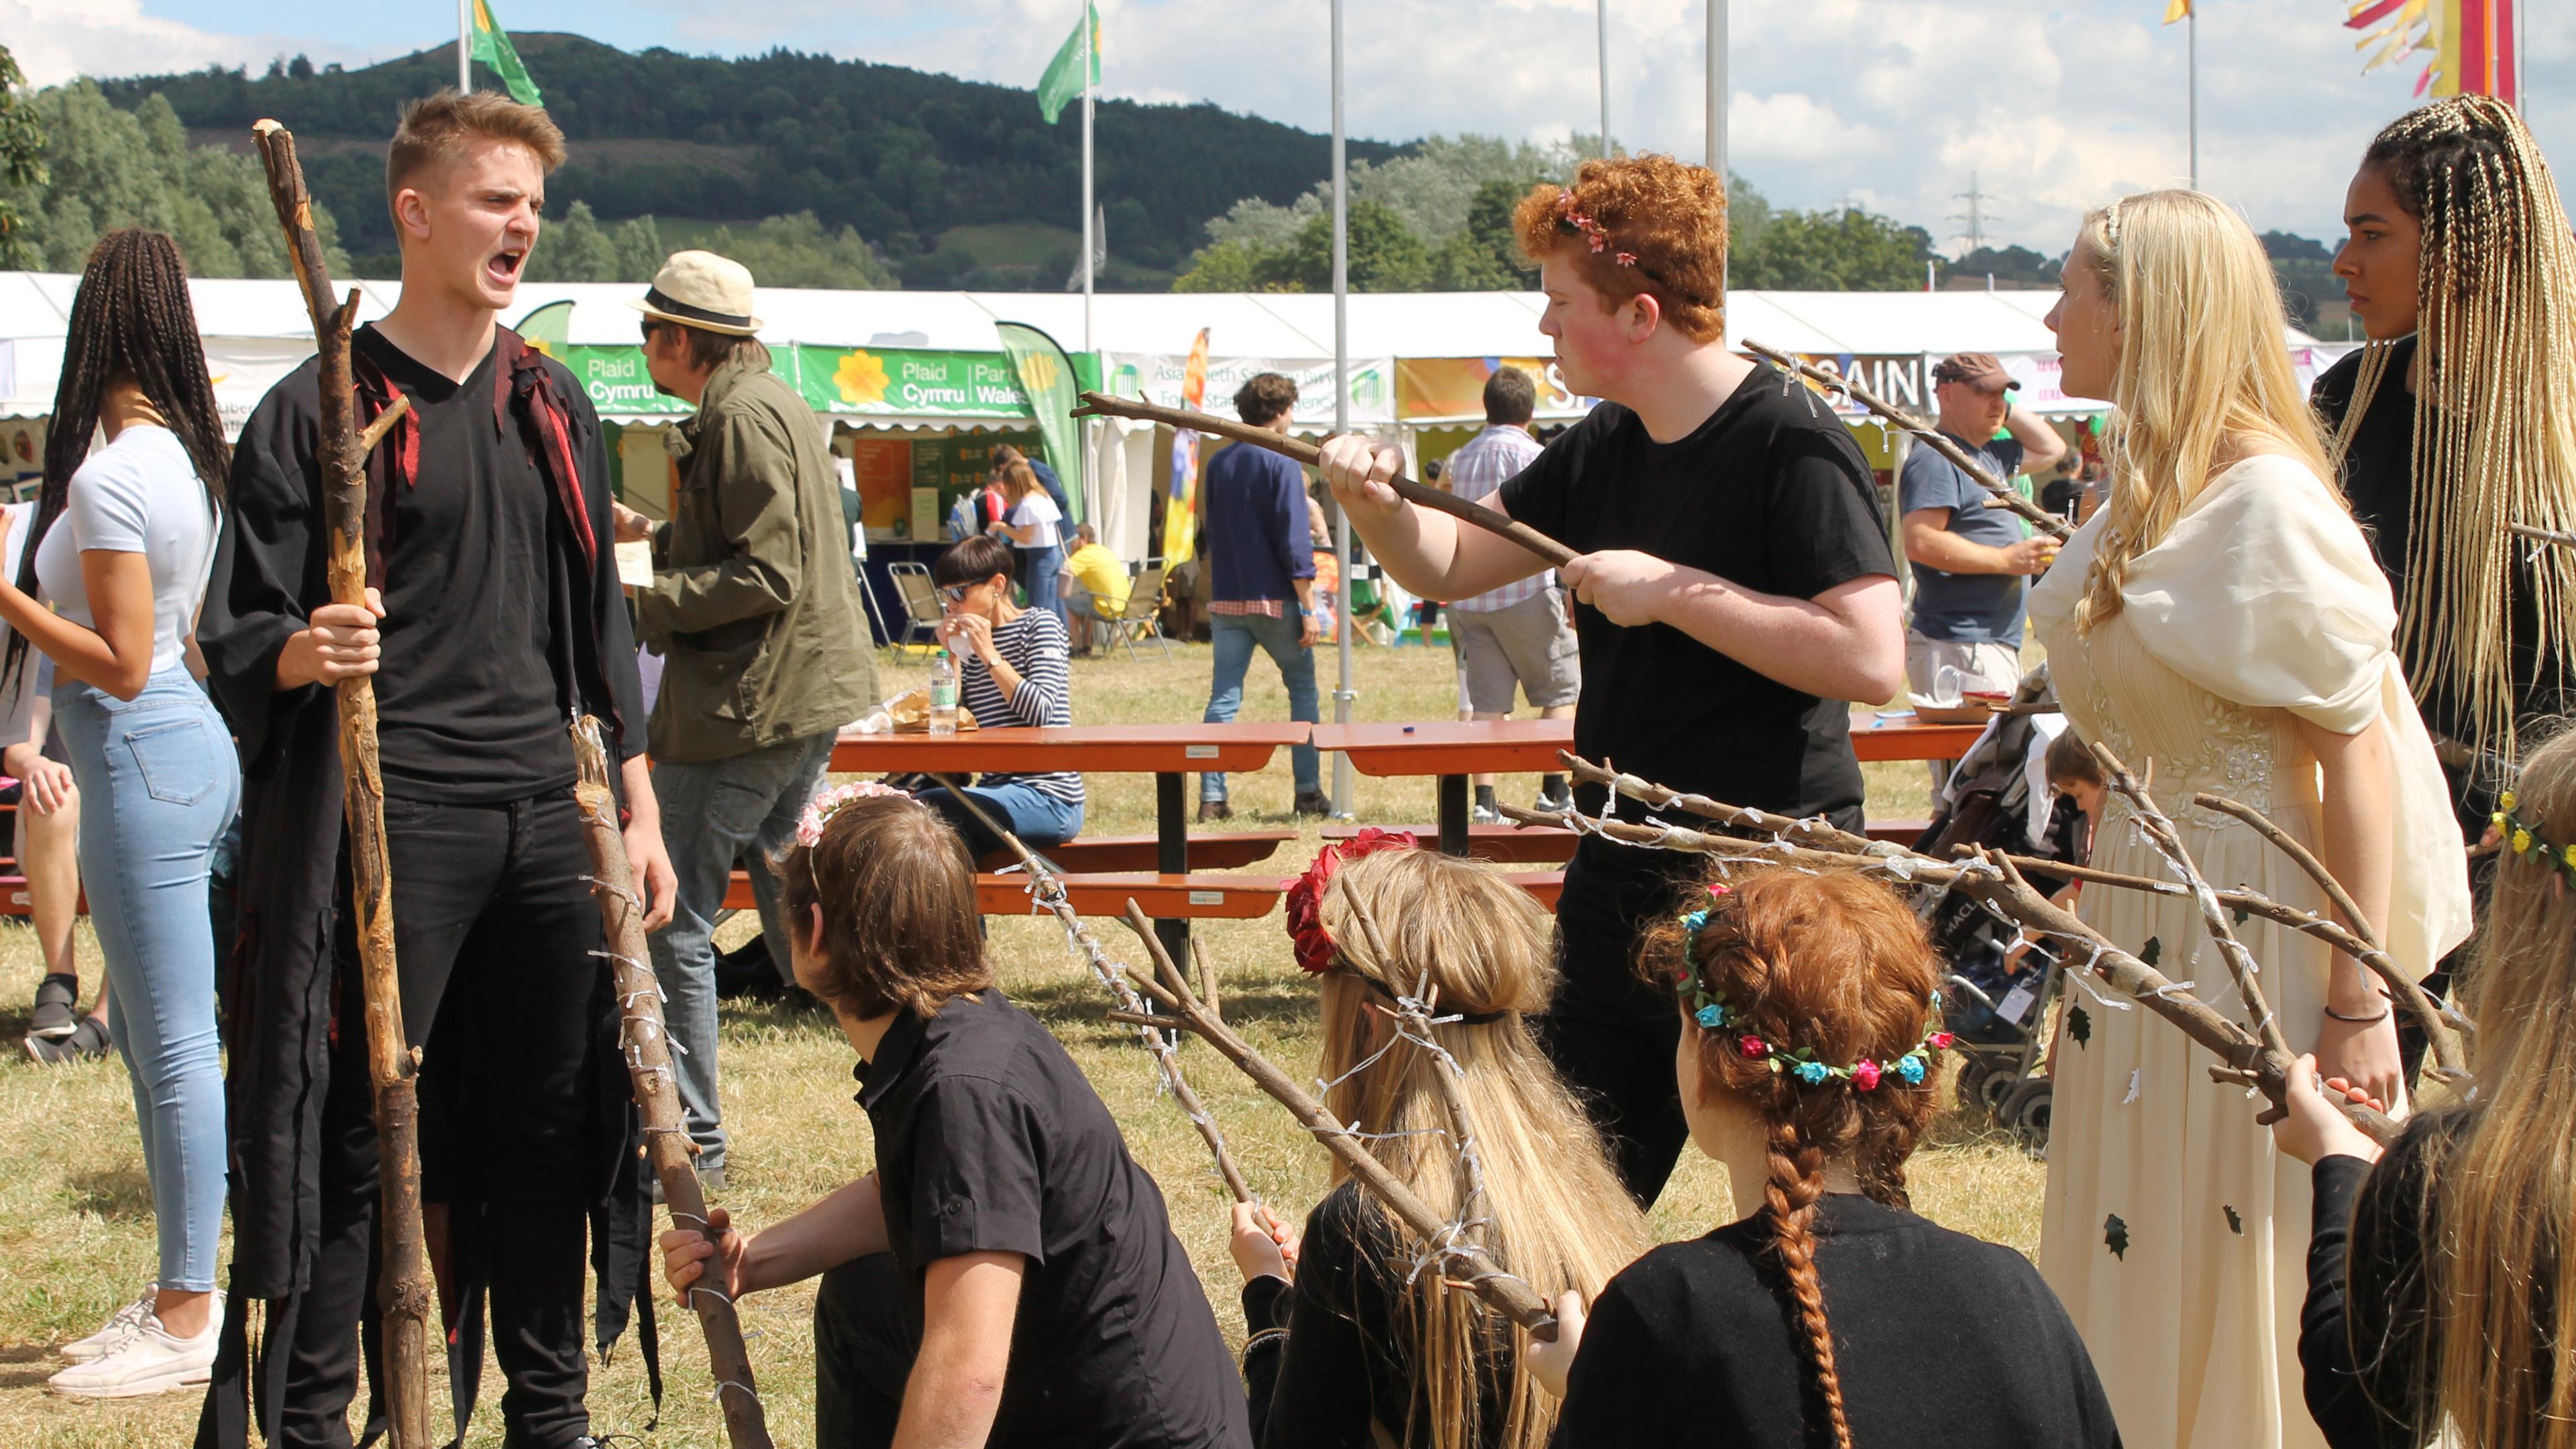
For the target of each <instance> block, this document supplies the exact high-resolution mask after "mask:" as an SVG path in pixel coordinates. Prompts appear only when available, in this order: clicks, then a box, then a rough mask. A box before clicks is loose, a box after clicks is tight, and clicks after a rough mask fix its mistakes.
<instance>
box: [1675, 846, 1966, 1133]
mask: <svg viewBox="0 0 2576 1449" xmlns="http://www.w3.org/2000/svg"><path fill="white" fill-rule="evenodd" d="M1708 889H1709V894H1711V895H1721V896H1722V895H1725V894H1726V893H1727V890H1726V887H1724V886H1722V885H1712V886H1710V887H1709V888H1708ZM1707 925H1708V910H1707V908H1706V907H1702V908H1701V909H1699V910H1696V911H1693V912H1691V913H1690V914H1688V915H1686V916H1684V917H1682V930H1683V931H1684V932H1685V933H1686V939H1685V941H1684V943H1683V946H1682V959H1683V961H1684V962H1686V963H1687V964H1688V966H1689V971H1688V973H1687V974H1686V975H1684V976H1683V977H1682V979H1680V980H1679V981H1676V982H1674V983H1673V992H1674V994H1675V995H1677V996H1679V997H1680V998H1681V999H1682V1003H1683V1005H1685V1006H1687V1007H1688V1008H1689V1009H1690V1014H1691V1020H1693V1021H1695V1022H1697V1023H1699V1028H1700V1030H1702V1031H1724V1030H1725V1029H1726V1028H1728V1027H1730V1026H1733V1025H1735V1024H1736V1023H1738V1022H1739V1021H1741V1020H1742V1019H1743V1018H1742V1016H1741V1015H1740V1014H1739V1013H1738V1012H1737V1011H1736V1009H1735V1008H1734V1007H1732V1006H1730V1005H1728V1004H1727V1000H1726V997H1725V995H1724V993H1722V992H1717V991H1712V990H1710V989H1709V987H1708V983H1707V981H1706V980H1705V979H1704V978H1703V977H1702V976H1701V975H1700V971H1699V933H1700V931H1701V929H1702V928H1704V927H1705V926H1707ZM1931 1004H1932V1024H1931V1025H1930V1026H1927V1027H1926V1028H1924V1031H1923V1039H1922V1040H1921V1041H1919V1042H1917V1043H1915V1044H1914V1049H1913V1050H1912V1051H1909V1052H1907V1053H1905V1055H1903V1056H1901V1057H1897V1058H1895V1059H1894V1060H1892V1061H1873V1060H1871V1059H1869V1058H1867V1057H1863V1058H1862V1059H1861V1060H1859V1061H1856V1062H1854V1063H1852V1064H1851V1065H1850V1066H1847V1067H1838V1066H1835V1065H1833V1064H1832V1063H1830V1062H1822V1061H1818V1060H1817V1059H1816V1051H1815V1048H1813V1047H1800V1048H1798V1049H1797V1050H1795V1051H1791V1050H1788V1049H1787V1048H1785V1047H1782V1046H1780V1045H1779V1044H1777V1043H1775V1042H1768V1041H1765V1040H1763V1039H1762V1038H1761V1037H1758V1036H1754V1035H1751V1034H1749V1033H1748V1034H1746V1035H1742V1036H1739V1037H1737V1038H1736V1039H1735V1049H1736V1051H1737V1052H1738V1053H1740V1054H1742V1055H1743V1056H1744V1057H1745V1058H1746V1059H1747V1060H1749V1061H1757V1062H1760V1061H1767V1062H1769V1063H1770V1064H1771V1070H1772V1072H1773V1074H1774V1075H1779V1074H1784V1073H1785V1074H1786V1075H1789V1076H1793V1077H1796V1078H1797V1079H1798V1080H1799V1081H1801V1082H1803V1083H1805V1084H1807V1085H1808V1086H1811V1087H1821V1086H1823V1085H1825V1084H1826V1083H1827V1082H1835V1081H1843V1082H1849V1083H1851V1084H1852V1085H1853V1086H1854V1087H1857V1088H1859V1089H1860V1090H1861V1091H1864V1092H1872V1091H1876V1090H1877V1089H1878V1084H1879V1083H1880V1082H1882V1081H1884V1080H1886V1079H1887V1078H1889V1077H1894V1078H1895V1079H1896V1080H1898V1081H1899V1082H1902V1083H1904V1084H1905V1085H1906V1086H1909V1087H1917V1086H1921V1085H1922V1084H1923V1080H1924V1078H1925V1077H1927V1076H1929V1075H1930V1074H1931V1067H1932V1054H1933V1053H1934V1052H1936V1051H1940V1050H1942V1049H1943V1048H1945V1047H1947V1046H1949V1045H1950V1043H1951V1041H1952V1040H1953V1039H1954V1038H1952V1036H1951V1035H1950V1033H1949V1032H1947V1031H1944V1030H1942V1029H1941V993H1940V992H1938V991H1935V992H1933V993H1932V1003H1931Z"/></svg>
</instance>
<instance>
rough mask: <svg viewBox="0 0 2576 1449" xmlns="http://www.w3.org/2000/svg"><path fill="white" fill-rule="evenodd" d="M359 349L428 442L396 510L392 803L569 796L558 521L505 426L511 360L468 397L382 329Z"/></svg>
mask: <svg viewBox="0 0 2576 1449" xmlns="http://www.w3.org/2000/svg"><path fill="white" fill-rule="evenodd" d="M354 341H355V345H356V347H357V349H358V350H359V351H360V352H362V353H363V354H364V355H365V356H366V357H367V359H368V360H369V361H371V362H373V363H374V364H375V365H376V366H378V367H379V368H382V369H383V370H384V373H385V376H386V377H387V378H389V379H390V380H391V381H392V382H393V383H394V385H395V386H397V387H399V388H401V389H402V390H403V392H404V393H405V394H407V395H408V396H409V397H410V398H411V406H412V415H413V416H414V417H415V418H416V419H418V423H419V427H420V472H419V475H418V477H417V478H416V479H415V480H413V481H412V482H410V483H407V484H396V485H395V487H394V493H393V496H391V497H389V498H387V499H386V500H385V504H386V508H385V524H384V535H385V536H384V539H383V550H384V585H383V587H384V604H385V619H384V626H383V635H384V656H383V662H382V664H381V666H380V667H379V668H378V669H377V671H376V741H377V745H376V748H377V752H378V756H379V759H380V762H381V764H382V768H383V771H384V781H385V793H386V794H388V795H394V796H399V797H401V798H404V799H412V800H438V801H445V802H448V803H451V804H472V803H491V802H496V801H503V800H524V799H527V798H529V797H530V796H534V795H540V794H544V793H546V792H547V791H550V790H559V789H562V788H564V787H566V786H568V785H570V784H571V783H572V782H573V776H574V773H575V771H574V766H573V753H572V737H571V735H570V734H568V733H567V732H566V730H565V725H566V723H567V721H566V719H565V715H564V705H563V701H562V700H561V698H560V697H559V695H558V692H557V691H558V685H557V682H556V679H555V670H554V666H553V664H552V663H551V662H550V660H551V658H552V650H553V648H554V642H555V641H554V608H553V591H552V587H551V581H550V571H551V569H552V567H553V551H552V550H551V549H550V548H549V547H548V545H547V530H549V529H551V528H553V527H555V526H557V525H556V518H557V514H558V511H559V510H558V508H557V505H556V503H555V499H554V494H553V490H552V489H551V487H550V486H549V485H548V484H547V482H546V478H545V474H543V473H542V472H540V471H539V470H538V467H537V461H536V457H535V454H534V453H533V452H531V451H530V448H529V445H528V443H527V441H526V440H525V439H524V438H523V437H522V436H521V433H520V429H519V427H518V425H517V424H516V422H515V421H511V420H509V419H507V418H506V417H505V416H500V415H496V413H495V411H494V408H493V405H492V398H493V380H492V369H493V367H494V365H495V363H494V357H495V355H496V354H497V353H498V351H499V349H497V348H496V349H494V351H493V352H492V353H487V354H485V356H484V358H483V361H482V362H481V363H480V364H479V365H477V366H476V367H475V369H474V371H473V372H472V373H471V374H469V375H468V376H467V377H466V379H465V380H464V381H463V382H456V381H453V380H451V379H450V378H448V377H447V376H446V375H445V374H443V373H440V372H437V371H435V370H434V369H431V368H428V367H425V366H423V365H421V364H420V363H418V362H415V361H413V360H412V359H411V358H410V357H409V356H407V355H405V354H404V353H403V351H402V350H401V349H400V348H398V347H396V346H394V345H393V343H392V342H390V341H388V340H386V338H385V336H384V334H382V333H380V332H378V331H377V330H376V329H375V328H374V327H373V326H367V327H362V328H360V329H358V332H357V336H356V338H355V339H354Z"/></svg>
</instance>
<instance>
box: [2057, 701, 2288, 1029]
mask: <svg viewBox="0 0 2576 1449" xmlns="http://www.w3.org/2000/svg"><path fill="white" fill-rule="evenodd" d="M2090 745H2091V748H2092V751H2093V758H2094V759H2095V760H2097V761H2099V762H2100V763H2101V766H2102V769H2103V772H2104V776H2105V778H2107V779H2108V780H2109V781H2110V785H2111V790H2112V792H2113V793H2114V794H2117V795H2119V796H2120V797H2121V798H2123V799H2125V800H2127V801H2128V802H2129V806H2130V808H2131V809H2133V810H2135V811H2136V812H2137V820H2138V826H2139V828H2140V829H2141V830H2143V831H2144V832H2145V833H2146V837H2147V843H2148V844H2149V845H2151V846H2153V847H2155V852H2156V854H2158V855H2161V856H2163V857H2164V859H2165V864H2166V865H2167V866H2168V867H2170V868H2171V869H2172V870H2173V873H2174V874H2176V875H2178V876H2180V877H2182V881H2183V884H2184V885H2186V886H2188V887H2190V889H2191V901H2192V905H2193V906H2194V907H2196V908H2197V909H2198V910H2199V911H2200V923H2201V925H2202V926H2203V927H2204V928H2205V929H2207V930H2208V932H2209V938H2210V939H2211V940H2213V941H2216V942H2217V943H2218V955H2219V958H2220V959H2221V960H2223V961H2224V962H2226V963H2227V974H2228V975H2229V976H2231V977H2234V978H2235V981H2236V994H2237V996H2238V998H2239V999H2241V1000H2242V1001H2243V1002H2244V1003H2245V1009H2246V1010H2247V1011H2248V1012H2251V1013H2253V1016H2254V1034H2255V1035H2256V1036H2259V1037H2261V1038H2262V1039H2263V1045H2265V1046H2267V1047H2269V1048H2271V1049H2272V1050H2273V1051H2276V1052H2279V1053H2280V1054H2281V1055H2282V1056H2284V1057H2287V1056H2289V1055H2290V1044H2289V1042H2288V1041H2287V1040H2285V1039H2284V1038H2283V1037H2282V1035H2281V1023H2280V1020H2279V1018H2278V1017H2277V1016H2276V1015H2275V1014H2274V1013H2273V1011H2272V1003H2271V1000H2270V999H2269V998H2268V997H2266V996H2265V995H2264V994H2263V983H2262V982H2260V981H2258V980H2256V979H2255V978H2256V977H2257V976H2259V975H2261V974H2262V971H2263V968H2262V966H2261V965H2259V964H2257V963H2256V961H2255V960H2254V953H2253V952H2251V951H2248V950H2246V949H2245V943H2244V942H2242V941H2239V940H2237V939H2236V928H2235V927H2234V926H2233V925H2231V924H2229V922H2228V919H2227V909H2226V907H2224V906H2221V905H2220V904H2219V903H2218V892H2216V891H2214V890H2212V889H2210V885H2209V880H2208V878H2207V877H2205V876H2203V875H2202V874H2201V873H2200V867H2199V866H2197V865H2194V864H2192V859H2191V852H2190V851H2189V850H2187V849H2185V848H2184V847H2183V843H2182V832H2181V831H2179V830H2177V829H2175V828H2174V823H2173V820H2172V819H2171V817H2169V816H2167V815H2166V814H2165V812H2164V811H2163V810H2162V809H2160V808H2158V806H2157V805H2156V801H2155V797H2154V796H2152V795H2150V794H2148V793H2147V787H2146V786H2145V785H2143V784H2141V783H2139V780H2138V777H2137V776H2135V775H2133V774H2130V773H2129V767H2128V766H2127V765H2124V764H2122V763H2121V762H2120V757H2119V756H2118V755H2115V754H2113V753H2111V747H2110V746H2109V745H2106V744H2103V743H2102V742H2101V741H2099V740H2094V741H2091V742H2090Z"/></svg>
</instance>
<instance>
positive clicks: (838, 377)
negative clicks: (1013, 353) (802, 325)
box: [782, 345, 1029, 419]
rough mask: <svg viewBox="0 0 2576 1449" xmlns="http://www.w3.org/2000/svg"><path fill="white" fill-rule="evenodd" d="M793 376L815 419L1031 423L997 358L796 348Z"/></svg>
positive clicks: (1024, 399) (1007, 367) (1023, 399)
mask: <svg viewBox="0 0 2576 1449" xmlns="http://www.w3.org/2000/svg"><path fill="white" fill-rule="evenodd" d="M783 370H784V369H782V371H783ZM791 377H792V378H794V379H795V380H797V381H798V382H799V385H800V388H801V390H802V391H803V392H804V394H805V400H806V401H807V402H809V403H812V404H813V405H814V408H815V410H816V411H818V412H827V413H858V414H868V413H880V414H892V415H896V416H901V417H938V418H1017V419H1024V418H1026V417H1028V416H1029V400H1028V395H1027V394H1026V393H1024V392H1022V391H1021V390H1020V380H1019V377H1018V376H1017V374H1016V373H1015V372H1014V371H1013V369H1012V367H1011V361H1010V359H1009V358H1007V357H1004V356H1003V355H1002V354H1000V353H998V352H923V351H914V350H911V349H906V348H893V347H889V348H867V347H815V346H810V345H799V346H798V347H797V348H796V369H795V371H794V372H793V373H792V374H791Z"/></svg>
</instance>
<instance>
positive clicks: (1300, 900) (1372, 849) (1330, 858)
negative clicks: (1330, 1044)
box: [1288, 825, 1422, 976]
mask: <svg viewBox="0 0 2576 1449" xmlns="http://www.w3.org/2000/svg"><path fill="white" fill-rule="evenodd" d="M1421 843H1422V842H1421V841H1420V840H1418V839H1416V838H1415V836H1414V834H1413V832H1412V831H1410V830H1380V829H1378V828H1377V827H1376V826H1374V825H1372V826H1369V827H1367V828H1365V829H1363V830H1361V831H1360V832H1359V833H1358V834H1357V835H1354V836H1352V837H1351V838H1350V840H1349V841H1348V842H1346V843H1344V844H1341V845H1327V846H1325V847H1324V848H1323V849H1322V850H1319V851H1317V852H1315V863H1314V864H1313V865H1310V866H1308V867H1306V873H1305V874H1304V875H1301V876H1299V877H1297V879H1296V881H1295V882H1294V883H1293V884H1291V885H1290V886H1289V887H1288V939H1289V940H1290V941H1291V942H1293V943H1295V946H1296V951H1297V969H1299V970H1301V971H1304V972H1307V973H1308V974H1310V975H1315V976H1321V975H1323V974H1324V973H1325V972H1327V971H1330V970H1332V969H1333V962H1334V960H1335V959H1336V958H1337V957H1338V956H1340V954H1341V948H1340V947H1339V946H1337V945H1335V944H1333V934H1332V932H1330V931H1327V930H1325V929H1324V887H1325V886H1327V885H1329V884H1331V883H1332V879H1333V874H1334V872H1336V871H1338V870H1340V869H1341V867H1342V862H1343V861H1344V860H1348V859H1355V858H1357V857H1359V856H1363V855H1374V854H1376V853H1377V852H1379V851H1381V850H1411V849H1413V848H1414V847H1416V846H1418V845H1420V844H1421Z"/></svg>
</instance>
